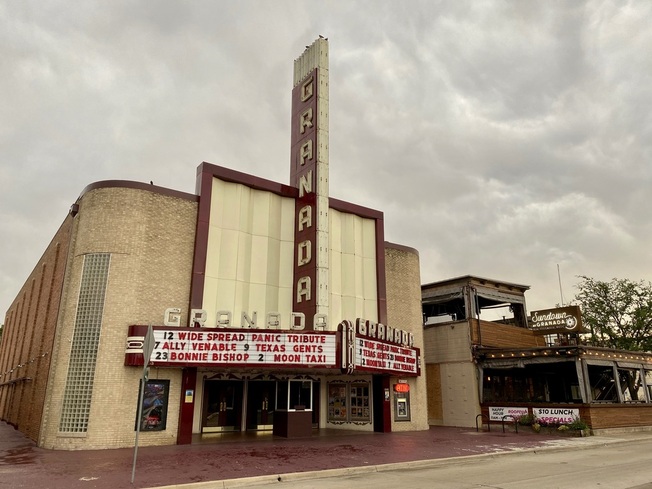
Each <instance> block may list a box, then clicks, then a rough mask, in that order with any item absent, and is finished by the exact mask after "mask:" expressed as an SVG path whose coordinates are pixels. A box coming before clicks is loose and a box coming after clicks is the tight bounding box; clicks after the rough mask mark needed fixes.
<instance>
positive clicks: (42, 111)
mask: <svg viewBox="0 0 652 489" xmlns="http://www.w3.org/2000/svg"><path fill="white" fill-rule="evenodd" d="M650 26H652V2H649V1H643V0H641V1H634V2H627V1H621V0H613V1H586V2H580V1H568V2H566V1H559V2H553V1H545V2H541V1H538V2H534V1H532V2H525V1H514V2H505V1H473V2H464V1H457V0H456V1H449V2H443V1H442V2H437V1H423V2H418V1H410V2H396V1H370V2H362V1H321V2H305V1H273V2H271V1H258V2H252V1H238V2H226V1H194V2H181V1H178V2H173V1H160V0H159V1H155V2H154V1H151V2H145V1H141V2H130V1H116V0H112V1H110V2H94V1H83V2H74V4H73V3H71V2H69V1H66V2H63V1H61V2H59V1H51V2H50V1H45V2H36V1H11V0H8V1H5V2H2V3H0V70H2V72H1V73H0V75H1V76H0V93H1V96H0V97H1V100H2V103H1V104H0V182H2V192H1V193H0V224H1V229H2V239H1V240H0V317H4V313H5V312H6V311H7V309H8V308H9V306H10V304H11V302H12V301H13V299H14V297H15V296H16V294H17V293H18V291H19V290H20V288H21V286H22V284H23V283H24V281H25V280H26V279H27V277H28V275H29V274H30V272H31V270H32V269H33V267H34V266H35V264H36V262H37V261H38V259H39V258H40V256H41V254H42V253H43V251H44V250H45V248H46V247H47V245H48V243H49V241H50V239H51V238H52V236H53V235H54V233H55V232H56V230H57V229H58V227H59V226H60V224H61V223H62V222H63V219H64V218H65V216H66V214H67V212H68V209H69V207H70V205H71V204H72V203H73V202H74V201H75V200H76V198H77V196H78V195H79V193H80V192H81V191H82V190H83V189H84V187H85V186H86V185H87V184H89V183H92V182H96V181H99V180H106V179H120V180H136V181H141V182H149V181H150V180H152V181H154V183H155V184H157V185H161V186H165V187H169V188H173V189H176V190H181V191H185V192H189V193H193V192H194V189H195V170H196V167H197V166H198V165H199V164H200V163H201V162H202V161H207V162H210V163H214V164H217V165H221V166H225V167H228V168H232V169H235V170H239V171H242V172H246V173H251V174H254V175H257V176H260V177H263V178H267V179H270V180H274V181H277V182H281V183H288V182H289V167H290V165H289V152H290V93H291V89H292V69H293V60H294V59H295V58H297V57H298V56H299V55H300V54H301V53H302V52H303V50H304V48H305V46H306V45H308V44H310V43H312V41H313V40H314V39H316V38H317V36H318V35H320V34H321V35H323V36H325V37H327V38H328V39H329V52H330V188H331V195H332V196H333V197H336V198H338V199H343V200H347V201H350V202H354V203H356V204H360V205H364V206H367V207H371V208H374V209H378V210H381V211H383V212H384V213H385V234H386V239H387V240H388V241H392V242H395V243H400V244H404V245H406V246H410V247H413V248H416V249H417V250H419V253H420V258H421V280H422V283H427V282H432V281H437V280H443V279H447V278H452V277H457V276H461V275H467V274H470V275H477V276H481V277H487V278H493V279H497V280H504V281H509V282H516V283H519V284H525V285H530V286H531V287H532V289H531V290H530V291H529V292H528V293H527V295H526V299H527V305H528V309H529V310H534V309H543V308H548V307H554V306H555V305H556V304H558V303H560V302H561V294H560V287H559V281H558V274H557V266H558V265H559V269H560V270H561V279H562V291H563V295H564V299H565V301H566V302H568V301H569V300H570V299H572V298H573V296H574V295H575V294H576V292H577V289H576V288H575V284H576V283H577V281H578V279H577V276H578V275H588V276H591V277H594V278H596V279H600V280H610V279H611V278H613V277H618V278H629V279H632V280H636V281H638V280H646V281H647V280H650V279H651V278H652V253H651V252H650V244H651V243H652V224H651V223H652V219H651V218H650V215H651V213H652V191H651V190H652V115H651V114H652V56H651V54H650V53H651V49H652V28H651V27H650Z"/></svg>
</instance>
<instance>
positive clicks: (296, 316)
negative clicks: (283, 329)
mask: <svg viewBox="0 0 652 489" xmlns="http://www.w3.org/2000/svg"><path fill="white" fill-rule="evenodd" d="M297 320H298V321H299V322H297ZM305 327H306V315H305V314H304V313H302V312H293V313H292V318H291V319H290V328H291V329H305Z"/></svg>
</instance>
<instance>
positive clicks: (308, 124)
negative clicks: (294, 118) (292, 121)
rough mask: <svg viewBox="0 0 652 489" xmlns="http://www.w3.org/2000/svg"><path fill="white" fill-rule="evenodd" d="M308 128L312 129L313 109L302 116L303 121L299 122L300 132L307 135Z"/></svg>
mask: <svg viewBox="0 0 652 489" xmlns="http://www.w3.org/2000/svg"><path fill="white" fill-rule="evenodd" d="M306 128H308V129H311V128H312V107H310V108H309V109H308V110H306V111H305V112H304V113H303V114H301V119H300V120H299V132H300V133H301V134H305V132H306Z"/></svg>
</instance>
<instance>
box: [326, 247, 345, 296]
mask: <svg viewBox="0 0 652 489" xmlns="http://www.w3.org/2000/svg"><path fill="white" fill-rule="evenodd" d="M330 255H331V256H330V259H331V260H330V262H331V263H330V270H329V274H330V278H329V286H330V292H331V295H333V294H341V293H342V253H340V252H339V251H333V250H332V249H331V253H330Z"/></svg>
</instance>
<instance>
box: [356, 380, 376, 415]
mask: <svg viewBox="0 0 652 489" xmlns="http://www.w3.org/2000/svg"><path fill="white" fill-rule="evenodd" d="M351 421H371V411H370V409H369V383H367V382H365V383H363V384H352V385H351Z"/></svg>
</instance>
